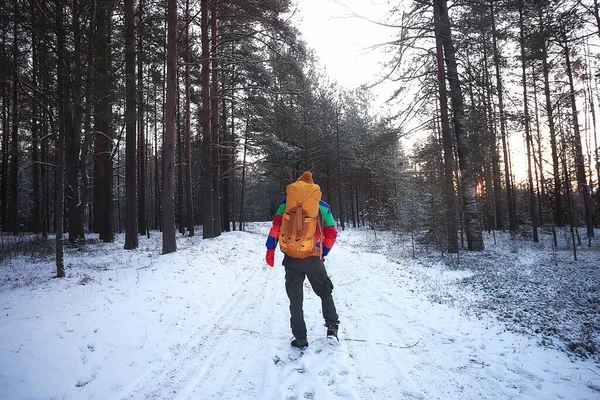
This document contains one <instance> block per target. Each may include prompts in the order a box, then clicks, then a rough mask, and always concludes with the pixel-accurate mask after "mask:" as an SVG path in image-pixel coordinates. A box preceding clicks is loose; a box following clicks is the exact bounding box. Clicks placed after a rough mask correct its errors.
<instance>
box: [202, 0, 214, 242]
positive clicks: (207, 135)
mask: <svg viewBox="0 0 600 400" xmlns="http://www.w3.org/2000/svg"><path fill="white" fill-rule="evenodd" d="M200 12H201V22H200V29H201V42H202V166H203V170H204V173H203V176H204V193H203V196H202V197H203V199H204V201H203V205H204V207H203V210H202V218H203V221H202V223H203V227H202V237H203V238H204V239H208V238H212V237H214V236H215V235H214V228H213V227H214V210H213V204H214V203H213V181H212V172H213V170H212V148H211V129H210V70H209V63H210V51H209V39H208V28H209V25H208V12H209V10H208V0H201V1H200Z"/></svg>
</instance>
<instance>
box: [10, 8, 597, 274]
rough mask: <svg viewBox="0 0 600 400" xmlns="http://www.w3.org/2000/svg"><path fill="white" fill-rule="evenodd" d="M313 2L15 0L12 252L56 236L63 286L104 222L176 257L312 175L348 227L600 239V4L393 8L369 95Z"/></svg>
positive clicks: (436, 236)
mask: <svg viewBox="0 0 600 400" xmlns="http://www.w3.org/2000/svg"><path fill="white" fill-rule="evenodd" d="M295 7H296V4H295V2H294V1H293V0H251V1H248V0H230V1H224V0H212V1H209V0H196V1H190V0H185V1H184V0H180V1H177V0H167V1H155V0H138V1H137V2H135V1H134V0H124V1H123V2H121V1H113V0H104V1H97V0H58V1H45V0H3V1H2V3H1V5H0V9H1V10H2V12H1V13H0V18H1V20H0V26H2V40H1V50H0V60H1V62H0V93H1V94H0V102H1V104H2V109H1V118H2V124H1V128H0V129H1V134H0V136H1V140H0V154H1V156H0V158H1V161H0V191H1V192H0V231H1V233H2V234H1V235H0V236H1V237H2V250H1V251H0V261H2V260H3V259H6V258H10V257H13V256H16V255H18V254H19V252H20V251H22V249H21V247H26V246H24V245H23V242H26V241H35V243H40V241H42V242H44V243H45V242H48V241H49V239H48V237H49V235H50V237H52V238H55V242H54V244H53V251H55V252H56V268H57V276H58V277H61V276H64V274H65V268H64V261H63V251H64V250H63V246H65V245H68V246H77V245H78V244H81V243H84V242H85V240H86V237H87V236H88V235H90V234H92V233H93V234H98V237H99V240H100V241H103V242H112V241H113V240H114V237H115V234H116V233H118V232H125V249H135V248H137V246H138V237H139V236H140V235H147V236H149V235H150V234H151V232H154V234H156V232H157V231H159V232H161V233H162V238H163V239H162V252H163V253H171V252H174V251H176V250H177V246H176V240H175V238H176V236H177V235H178V234H179V235H182V236H194V235H196V234H199V232H200V231H201V235H202V237H203V238H214V237H217V236H219V235H220V234H221V233H222V232H227V231H231V230H244V228H245V224H246V223H247V222H251V221H267V220H269V219H270V218H271V216H272V214H273V212H274V211H275V209H276V207H277V206H278V204H279V202H280V200H281V198H282V196H283V195H284V192H285V187H286V185H287V184H288V183H290V182H291V181H292V180H294V179H296V178H297V177H298V176H299V175H300V174H301V173H302V172H303V171H305V170H311V171H312V172H313V174H314V176H315V180H316V182H317V183H319V184H320V185H321V189H322V191H323V198H324V200H325V201H327V202H328V203H329V204H330V205H331V207H332V210H333V213H334V215H335V217H336V219H337V221H338V226H339V228H340V229H342V230H343V229H345V227H349V226H352V227H365V228H369V229H373V230H388V231H395V232H410V233H411V235H414V237H415V238H416V240H417V241H419V242H420V243H424V244H427V245H428V246H432V248H434V249H437V250H439V251H440V252H442V253H458V252H459V251H468V252H477V251H481V250H483V249H484V242H483V239H482V234H483V232H493V231H502V232H509V233H510V235H511V237H515V238H516V237H523V238H526V239H527V240H531V241H533V242H537V241H538V240H539V236H540V234H541V233H542V232H545V233H547V234H549V235H553V237H554V243H555V245H556V242H557V230H559V229H562V230H564V231H566V232H568V235H569V240H570V243H571V251H572V253H573V258H574V259H575V260H576V259H577V249H578V248H581V246H586V247H594V241H595V240H596V241H597V239H596V238H595V236H594V228H598V227H600V187H599V185H600V182H599V176H600V156H599V151H600V147H599V145H598V134H597V129H598V128H597V114H598V111H600V110H599V108H598V107H599V104H600V89H599V87H598V85H599V82H598V81H599V80H600V66H599V56H600V50H599V47H598V45H599V44H600V11H599V8H600V6H599V4H598V1H597V0H561V1H550V0H479V1H452V2H448V1H446V0H413V1H398V2H396V3H395V4H394V2H391V5H390V10H389V14H388V19H387V20H385V21H373V23H377V24H381V25H383V26H386V27H388V28H390V29H393V30H394V32H395V37H394V40H392V41H389V42H386V43H374V46H376V47H378V48H381V49H383V50H384V52H383V53H384V54H385V55H386V58H385V59H382V60H381V63H382V71H381V76H382V78H381V80H380V81H378V82H373V84H372V85H369V86H367V85H364V86H361V87H358V88H344V87H340V85H338V84H337V83H336V81H335V76H333V77H330V76H327V74H326V73H325V72H324V69H323V67H322V66H321V65H320V64H319V60H318V58H317V57H316V56H315V54H314V52H313V51H312V50H311V48H310V46H309V45H308V44H307V43H306V42H305V41H304V40H303V38H302V35H301V33H300V32H299V31H298V29H297V28H296V27H295V26H294V24H293V20H294V12H295V11H294V10H295ZM378 85H387V86H388V87H390V86H391V87H393V94H392V95H391V96H390V98H388V99H385V100H386V105H388V106H389V112H386V113H385V115H381V114H378V113H376V112H374V111H373V107H371V105H372V102H373V90H374V89H376V88H377V86H378ZM411 137H412V138H417V139H416V140H414V143H415V144H414V146H413V147H412V148H404V146H403V145H402V142H401V139H403V138H411ZM24 238H26V239H24Z"/></svg>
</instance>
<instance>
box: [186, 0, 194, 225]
mask: <svg viewBox="0 0 600 400" xmlns="http://www.w3.org/2000/svg"><path fill="white" fill-rule="evenodd" d="M191 23H192V21H191V18H190V1H189V0H186V2H185V178H186V180H185V197H186V205H187V213H186V214H187V221H186V222H187V228H188V233H189V235H190V236H194V203H193V197H192V130H191V115H190V24H191Z"/></svg>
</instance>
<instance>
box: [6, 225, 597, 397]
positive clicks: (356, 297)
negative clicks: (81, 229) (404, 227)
mask: <svg viewBox="0 0 600 400" xmlns="http://www.w3.org/2000/svg"><path fill="white" fill-rule="evenodd" d="M267 232H268V224H255V225H253V226H252V227H251V229H250V231H249V232H231V233H226V234H223V235H221V236H220V237H218V238H215V239H211V240H202V239H201V237H193V238H179V239H178V249H179V250H178V251H177V252H176V253H173V254H169V255H160V250H161V244H160V239H161V238H160V236H159V234H157V233H154V235H153V237H152V238H150V239H146V238H144V237H140V248H139V249H138V250H136V251H125V250H123V249H122V247H123V237H119V238H118V240H117V241H116V242H115V243H111V244H103V243H91V244H88V245H86V246H85V247H84V248H82V249H68V250H67V255H66V257H65V262H66V264H67V265H68V278H67V279H60V280H57V279H51V276H52V275H53V268H54V267H53V262H52V261H51V260H50V261H46V262H44V263H42V262H39V261H36V262H34V261H32V260H26V259H23V258H21V259H17V260H12V261H10V262H4V265H2V266H1V267H0V308H1V309H0V311H1V314H0V398H1V399H11V400H12V399H88V398H95V399H212V398H215V399H317V400H320V399H333V398H341V399H392V398H393V399H443V400H453V399H456V400H458V399H460V400H463V399H586V400H587V399H589V400H594V399H599V398H600V368H599V365H600V364H599V363H598V362H596V361H595V360H594V358H593V357H587V358H583V357H581V356H578V354H581V355H586V353H585V351H579V352H578V351H577V350H578V348H577V346H574V347H573V349H574V350H575V352H568V351H567V350H568V349H569V346H568V344H569V341H571V342H574V343H575V342H576V341H577V340H579V339H581V338H579V339H577V337H576V336H577V335H575V334H574V333H572V332H576V331H577V329H579V328H581V327H579V325H578V324H581V323H583V322H582V321H586V318H587V320H590V321H591V322H590V324H591V326H590V325H589V324H588V325H585V326H588V328H587V331H586V332H588V334H589V335H591V339H590V340H591V341H588V343H594V341H595V343H598V331H597V328H596V327H597V325H598V296H599V295H598V290H599V289H598V287H599V286H598V284H597V282H598V281H597V279H598V275H599V274H598V269H597V268H598V267H597V266H595V273H594V270H593V268H591V266H593V264H594V262H597V258H598V257H597V255H598V252H597V251H588V252H587V253H586V252H584V251H582V252H581V253H582V254H580V257H581V258H582V259H583V261H582V262H580V263H579V264H577V263H571V264H566V265H567V266H566V267H563V270H564V271H565V275H564V276H562V275H561V276H560V279H558V281H559V282H560V283H557V284H556V286H553V287H552V288H550V289H548V287H547V286H545V285H546V284H547V280H544V279H541V277H540V278H539V279H537V278H536V279H529V280H526V279H524V277H526V276H536V277H537V276H538V275H543V276H548V275H550V274H551V273H555V272H556V271H557V268H553V267H552V268H551V267H550V266H549V265H548V263H542V264H541V265H538V263H537V262H534V261H532V260H538V259H539V255H540V254H541V255H544V254H546V253H548V254H550V255H551V256H552V259H551V260H549V263H551V265H554V260H555V259H557V258H558V259H559V261H560V257H566V258H565V259H564V260H562V261H565V263H566V262H567V259H568V256H567V255H559V256H556V257H555V256H554V255H556V254H558V253H560V254H563V253H564V254H568V252H567V251H563V250H561V249H559V251H558V252H556V253H555V252H551V251H549V250H548V247H547V245H546V247H545V248H544V247H543V246H544V245H543V244H540V245H539V246H538V247H539V249H538V250H537V251H538V252H533V251H532V252H530V251H526V250H523V248H522V247H521V245H515V244H514V242H508V241H502V240H501V239H502V238H498V240H499V241H498V244H497V245H494V244H493V242H491V243H490V241H491V238H487V239H486V240H487V241H486V247H487V249H488V250H486V252H485V254H484V255H485V257H482V256H481V254H480V256H479V257H476V256H475V255H473V256H471V255H468V254H464V253H463V254H462V259H461V262H460V264H456V263H454V264H453V263H452V262H440V261H439V260H440V256H439V255H431V254H429V255H423V254H420V255H419V257H418V258H416V259H413V258H411V255H412V249H411V246H410V243H409V242H407V241H406V240H403V241H401V242H397V240H398V239H397V238H396V239H394V238H393V237H389V236H388V237H385V236H383V234H381V233H379V234H378V235H379V237H377V238H376V237H375V234H374V232H372V231H371V232H365V231H360V230H346V231H344V232H341V233H340V236H339V240H338V244H337V245H336V246H335V247H334V249H333V250H332V252H331V253H330V256H329V257H328V258H327V261H326V265H327V268H328V271H329V274H330V276H331V279H332V281H333V283H334V285H335V290H334V299H335V300H336V305H337V308H338V312H339V314H340V320H341V322H342V324H341V325H340V338H341V342H340V344H339V345H337V346H335V345H333V346H332V345H331V344H330V343H328V342H327V341H326V340H325V338H324V336H325V328H324V327H323V321H322V318H321V316H320V302H319V299H318V298H317V297H316V296H315V295H314V294H313V293H312V292H311V291H310V288H309V287H308V286H306V296H305V307H304V311H305V318H306V321H307V326H308V329H309V332H308V339H309V342H310V346H309V348H308V349H307V350H306V351H305V352H304V354H300V352H299V351H297V350H293V349H291V348H290V346H289V340H290V337H291V334H290V331H289V327H288V320H289V313H288V308H287V306H288V302H287V298H286V295H285V289H284V270H283V267H282V266H281V265H279V264H280V262H281V259H282V257H281V253H278V254H277V255H276V267H275V268H269V267H267V266H266V265H265V264H264V242H265V238H266V235H267ZM382 239H385V240H382ZM490 249H491V250H490ZM486 257H487V259H488V260H487V261H485V259H486ZM502 257H503V258H502ZM594 257H595V258H594ZM482 259H483V261H482ZM594 260H595V261H594ZM559 265H560V264H559ZM582 265H584V266H585V268H581V266H582ZM578 266H579V268H578ZM588 267H589V268H588ZM581 270H584V273H583V276H584V277H583V278H575V276H578V277H579V276H580V274H579V272H580V271H581ZM588 274H589V276H588ZM569 277H571V278H572V279H573V280H572V281H570V283H571V285H569V284H568V283H569V282H568V278H569ZM525 281H528V282H532V284H531V285H524V284H522V287H519V286H518V285H519V282H525ZM564 281H567V282H566V283H563V282H564ZM580 281H581V282H580ZM582 282H583V284H584V286H581V287H577V288H576V289H573V287H575V286H577V285H579V284H580V283H582ZM515 287H516V288H518V290H514V288H515ZM540 287H543V289H539V288H540ZM568 287H571V288H572V289H573V290H570V291H569V290H567V289H566V288H568ZM565 291H567V292H569V293H573V292H574V293H576V294H575V295H573V294H568V293H567V294H564V292H565ZM546 292H549V293H546ZM557 294H560V295H557ZM557 298H558V299H559V300H556V299H557ZM561 299H566V300H564V301H570V302H571V303H570V304H567V305H566V306H565V310H564V312H562V313H560V312H556V311H555V309H556V307H554V306H552V307H550V305H551V304H553V303H552V302H555V303H556V302H558V303H561V304H562V302H563V300H561ZM569 299H574V300H572V301H571V300H569ZM536 302H542V304H543V306H544V307H540V306H539V304H538V305H537V306H536ZM545 302H548V303H545ZM586 304H587V306H586ZM534 306H535V307H534ZM586 307H587V308H586ZM536 308H546V309H548V310H549V311H548V312H539V311H536ZM580 313H584V315H583V316H581V314H580ZM571 314H574V315H579V317H573V316H572V315H571ZM527 321H531V323H529V324H528V322H527ZM549 321H553V324H552V326H554V327H555V330H552V329H550V328H549V325H548V322H549ZM544 324H545V325H544ZM569 327H571V328H572V329H569ZM578 327H579V328H578ZM584 328H585V327H584ZM582 329H583V328H582ZM573 335H575V336H573ZM581 342H582V343H583V342H585V340H581ZM541 343H544V344H546V346H542V345H540V344H541ZM548 344H549V345H548ZM596 360H597V359H596Z"/></svg>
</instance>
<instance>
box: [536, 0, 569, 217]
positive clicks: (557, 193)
mask: <svg viewBox="0 0 600 400" xmlns="http://www.w3.org/2000/svg"><path fill="white" fill-rule="evenodd" d="M538 19H539V30H540V32H542V33H543V34H544V41H543V43H542V46H541V51H542V74H543V75H544V96H545V98H546V114H547V115H548V131H549V133H550V148H551V151H552V173H553V178H554V223H555V224H556V225H557V226H563V225H564V223H563V206H562V195H561V188H562V184H561V176H560V164H559V160H558V150H557V147H558V146H557V140H556V128H555V126H554V108H553V106H552V100H551V98H550V65H549V64H548V48H547V43H548V40H547V38H546V27H545V24H544V16H543V13H542V9H541V7H540V8H539V9H538Z"/></svg>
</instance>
